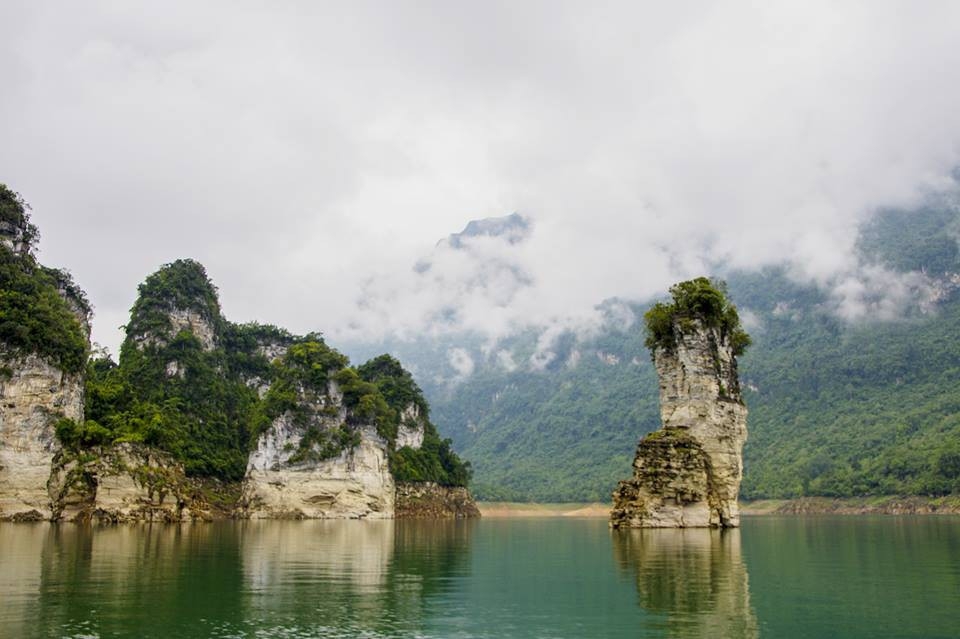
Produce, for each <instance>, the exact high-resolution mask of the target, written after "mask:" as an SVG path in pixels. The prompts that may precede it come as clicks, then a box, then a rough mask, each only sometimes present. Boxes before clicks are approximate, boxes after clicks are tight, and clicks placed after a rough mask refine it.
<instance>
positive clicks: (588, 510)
mask: <svg viewBox="0 0 960 639" xmlns="http://www.w3.org/2000/svg"><path fill="white" fill-rule="evenodd" d="M477 506H478V507H479V508H480V514H481V515H482V516H483V517H488V518H496V517H590V518H597V517H599V518H602V519H606V518H607V517H609V516H610V504H600V503H592V504H584V503H572V504H524V503H517V502H505V501H482V502H480V503H478V504H477Z"/></svg>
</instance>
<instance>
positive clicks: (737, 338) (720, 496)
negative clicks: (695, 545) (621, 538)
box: [610, 278, 748, 528]
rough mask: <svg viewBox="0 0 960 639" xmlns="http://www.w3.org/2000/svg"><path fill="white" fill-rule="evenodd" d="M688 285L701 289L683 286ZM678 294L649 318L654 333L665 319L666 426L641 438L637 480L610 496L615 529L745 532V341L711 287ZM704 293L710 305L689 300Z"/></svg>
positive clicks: (661, 362)
mask: <svg viewBox="0 0 960 639" xmlns="http://www.w3.org/2000/svg"><path fill="white" fill-rule="evenodd" d="M685 284H691V285H696V286H691V287H689V290H684V289H681V288H680V287H682V286H684V285H685ZM698 287H699V288H698ZM672 292H673V293H674V304H673V305H672V306H666V305H661V308H657V307H655V308H654V310H653V311H651V314H653V317H651V314H648V317H647V321H648V329H649V327H650V324H651V322H652V321H657V320H660V319H665V321H666V323H667V325H666V327H664V326H663V325H662V324H660V325H657V326H656V327H655V328H656V329H658V330H659V331H660V332H659V333H654V334H653V337H652V338H651V339H650V340H648V345H650V346H651V348H652V349H653V357H654V363H655V365H656V369H657V374H658V376H659V380H660V417H661V420H662V423H663V426H662V429H661V430H659V431H656V432H653V433H650V434H649V435H647V436H646V437H644V438H643V439H641V440H640V443H639V445H638V446H637V452H636V457H635V459H634V462H633V477H631V478H630V479H627V480H624V481H621V482H620V484H619V485H618V486H617V489H616V491H614V493H613V501H614V504H613V511H612V512H611V517H610V521H611V525H612V526H613V527H614V528H619V527H635V528H636V527H644V528H664V527H677V528H683V527H708V526H710V527H735V526H739V524H740V512H739V507H738V505H737V495H738V493H739V490H740V480H741V478H742V475H743V466H742V461H741V460H742V451H743V444H744V442H745V440H746V437H747V408H746V406H745V405H744V403H743V400H742V397H741V395H740V383H739V379H738V376H737V360H736V354H737V352H738V351H742V349H743V348H745V346H746V344H747V343H748V338H747V337H746V334H745V333H743V332H742V330H741V329H740V328H739V319H738V318H737V317H736V310H735V309H734V308H733V307H732V305H729V303H728V302H727V301H726V299H725V298H724V297H723V295H722V293H721V292H720V291H717V290H716V289H715V288H713V287H712V285H711V283H709V282H708V281H706V280H703V279H702V278H701V280H694V281H692V282H689V283H684V284H682V285H678V286H677V287H674V289H672ZM707 293H710V294H711V297H710V298H709V300H708V301H710V302H711V304H714V305H713V306H710V305H706V306H705V305H703V304H700V303H698V299H697V298H696V297H694V298H693V299H692V300H691V299H688V297H690V296H696V295H705V294H707ZM713 294H716V295H718V296H719V297H717V298H714V297H713V296H712V295H713ZM684 295H687V296H688V297H684ZM658 313H659V316H658V315H657V314H658ZM664 329H665V330H664ZM651 332H652V331H651Z"/></svg>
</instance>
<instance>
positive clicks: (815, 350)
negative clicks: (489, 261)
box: [358, 196, 960, 501]
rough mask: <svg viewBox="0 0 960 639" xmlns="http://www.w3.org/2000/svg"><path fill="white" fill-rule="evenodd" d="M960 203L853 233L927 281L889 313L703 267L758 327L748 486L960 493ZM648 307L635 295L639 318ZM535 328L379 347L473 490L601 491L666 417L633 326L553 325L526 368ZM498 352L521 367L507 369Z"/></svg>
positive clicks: (881, 256)
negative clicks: (470, 474) (470, 368)
mask: <svg viewBox="0 0 960 639" xmlns="http://www.w3.org/2000/svg"><path fill="white" fill-rule="evenodd" d="M955 202H956V199H955V197H953V196H943V197H941V198H939V199H931V200H930V202H929V203H928V204H927V205H925V206H924V207H922V208H920V209H918V210H910V211H900V210H889V211H883V212H880V213H879V214H877V215H876V216H875V217H874V218H873V219H872V220H871V222H870V223H869V224H868V225H866V226H865V227H864V228H862V229H861V235H860V240H859V242H858V249H857V250H858V252H859V259H860V260H861V262H862V264H863V265H865V266H873V267H880V266H882V267H884V268H886V269H889V270H892V271H894V272H900V273H907V272H916V275H915V277H914V279H915V280H916V281H920V279H921V275H920V273H923V274H925V275H923V276H922V277H924V278H926V280H925V281H926V282H927V284H928V285H932V288H931V289H928V290H926V292H925V293H924V295H925V296H926V298H927V299H925V300H924V299H922V298H924V295H920V296H919V298H918V299H913V300H912V301H911V302H909V303H906V302H905V305H904V307H903V308H902V309H899V312H898V314H897V318H896V319H889V318H886V319H884V318H881V317H880V314H879V312H867V313H866V315H865V316H864V317H863V318H862V319H858V320H857V321H855V322H848V321H846V320H844V319H841V318H840V317H839V315H838V313H837V312H836V308H835V301H834V300H833V299H831V296H830V294H829V293H828V292H825V291H824V290H822V289H820V288H817V287H815V286H813V285H803V284H798V283H796V282H795V281H793V280H792V279H791V278H790V277H789V276H788V273H787V271H786V270H785V269H784V268H770V269H766V270H763V271H761V272H752V273H738V272H734V273H722V272H720V273H715V274H713V275H720V276H721V277H724V278H725V279H726V280H727V283H728V288H729V292H730V296H731V298H732V299H733V301H734V302H735V303H736V305H737V306H738V307H739V308H740V309H741V311H746V312H749V314H750V317H751V320H752V322H751V323H752V324H755V325H756V326H749V327H748V329H749V330H750V333H751V336H752V338H753V345H752V346H751V348H750V349H749V351H748V352H747V353H746V354H745V355H744V356H743V358H742V359H741V369H740V370H741V377H742V378H743V380H744V382H745V386H746V391H745V399H746V402H747V404H748V406H749V408H750V418H749V429H750V435H749V439H748V441H747V445H746V448H745V452H744V454H745V476H744V482H743V495H744V496H745V497H747V498H760V497H794V496H799V495H829V496H852V495H867V494H924V495H925V494H944V493H949V492H960V417H957V415H958V412H960V411H958V408H960V298H958V295H957V293H956V292H955V288H956V285H955V284H954V279H955V276H954V275H953V274H955V273H958V272H960V260H958V250H957V241H956V238H957V230H958V229H960V216H958V207H957V205H956V204H955ZM881 292H882V291H881ZM877 296H879V293H878V294H877ZM931 296H932V297H931ZM867 301H868V302H869V301H870V300H869V299H868V300H867ZM920 301H924V303H923V304H920V303H919V302H920ZM607 304H609V305H616V304H619V302H617V301H616V300H614V301H611V302H608V303H607ZM648 308H649V304H635V305H632V310H633V314H634V316H635V317H636V318H639V317H641V316H642V314H643V313H644V312H645V311H646V310H647V309H648ZM888 310H889V309H888ZM538 337H540V335H539V334H538V333H536V332H534V331H530V332H527V333H524V334H520V335H515V336H513V337H510V338H507V339H505V340H502V341H501V342H500V343H498V344H497V345H496V347H495V348H494V349H493V350H492V351H491V350H490V349H489V348H484V345H483V341H482V339H481V338H480V337H479V336H467V337H463V336H450V337H446V338H440V339H439V340H438V339H431V340H426V339H422V340H419V341H416V342H395V343H388V344H381V345H378V347H383V348H384V349H385V350H390V351H392V352H394V353H396V354H398V355H399V356H400V357H401V358H402V359H403V360H404V361H406V362H408V363H409V364H411V366H412V369H413V370H414V373H415V375H417V376H418V380H419V381H420V383H421V385H422V386H423V388H424V391H425V393H426V394H427V397H428V398H429V399H430V402H431V405H432V406H433V414H434V416H435V418H436V421H437V423H438V424H439V425H440V428H441V430H442V431H443V432H444V434H446V435H448V436H450V437H452V438H453V441H454V445H455V447H456V449H457V450H458V451H459V452H461V454H463V455H464V457H466V458H467V459H470V460H471V462H472V464H473V468H474V471H475V479H474V491H475V493H476V494H477V496H478V497H479V498H483V499H511V500H533V501H573V500H578V501H579V500H599V499H603V500H606V499H608V498H609V494H610V491H611V490H612V488H613V486H614V485H615V484H616V481H617V480H618V479H621V478H623V477H626V476H628V475H629V473H630V464H631V461H632V459H633V453H634V449H635V447H636V443H637V441H638V440H639V438H640V437H641V435H643V434H644V433H646V432H649V431H651V430H654V429H655V428H657V426H658V425H659V414H658V400H657V392H658V391H657V381H656V376H655V373H654V371H653V369H652V366H651V364H650V362H649V352H648V351H647V349H646V347H645V346H644V338H645V336H644V333H643V328H642V323H641V322H639V321H635V322H634V323H633V324H632V325H629V326H623V325H622V324H620V325H618V324H617V323H616V322H611V323H609V324H608V325H607V326H606V328H605V329H604V330H602V331H601V332H600V334H599V335H594V336H592V337H589V338H585V339H584V338H578V337H577V336H576V335H574V334H573V333H566V334H564V335H561V336H560V337H559V338H558V339H557V340H556V341H555V342H554V344H553V346H552V347H551V349H552V352H553V358H552V359H551V360H550V361H549V362H548V363H547V365H546V366H545V367H543V370H531V369H530V367H529V366H526V365H525V363H526V362H528V361H529V359H530V356H531V355H532V354H533V352H534V350H535V349H536V347H537V339H538ZM453 348H461V349H464V350H465V351H466V352H467V353H469V354H470V356H471V358H472V359H473V361H474V362H475V363H476V366H475V370H474V372H473V374H472V375H470V376H468V377H466V378H463V379H459V380H457V379H456V372H455V370H453V369H452V368H451V364H450V362H449V361H448V360H449V357H448V354H449V352H450V350H451V349H453ZM358 350H360V351H362V348H360V349H358ZM499 352H507V353H509V354H510V360H512V361H513V362H516V363H518V364H520V365H519V366H518V367H517V368H516V369H515V370H513V371H508V370H506V369H505V367H504V366H503V365H502V358H498V355H497V353H499ZM438 378H440V379H438ZM443 379H445V380H446V381H442V380H443ZM451 380H453V381H451Z"/></svg>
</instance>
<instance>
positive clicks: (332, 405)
mask: <svg viewBox="0 0 960 639" xmlns="http://www.w3.org/2000/svg"><path fill="white" fill-rule="evenodd" d="M299 401H300V402H301V410H302V409H306V410H307V411H308V412H309V416H308V417H307V418H306V419H305V420H303V421H302V422H301V423H299V424H298V423H297V421H296V420H295V418H294V416H293V414H291V413H290V412H287V413H284V414H283V415H281V416H279V417H277V418H276V419H274V420H273V422H272V423H271V424H270V426H269V428H267V430H266V431H265V432H264V433H263V434H262V435H260V437H259V438H258V439H257V444H256V448H255V449H254V450H253V452H252V453H251V454H250V461H249V462H248V464H247V474H246V477H245V478H244V485H243V498H242V502H241V503H242V505H241V510H242V511H243V514H244V515H245V516H247V517H251V518H254V519H328V518H350V519H383V518H391V517H393V514H394V501H395V498H394V492H395V487H394V481H393V476H392V475H391V474H390V468H389V463H388V445H387V442H386V441H385V440H384V439H383V438H382V437H380V436H379V435H378V434H377V431H376V429H375V428H374V427H373V426H372V425H356V426H351V425H348V424H347V420H348V414H347V409H346V407H345V406H344V405H343V394H342V393H341V392H340V390H339V388H338V387H337V384H336V383H335V382H330V383H329V384H328V389H327V393H326V395H320V396H316V397H313V398H308V397H305V396H304V394H303V393H302V392H301V396H300V397H299ZM345 430H349V431H351V432H353V433H354V434H355V435H356V436H357V437H358V439H359V441H358V443H357V444H356V445H355V446H353V447H347V448H345V449H344V450H342V451H341V452H340V453H339V454H337V455H336V456H334V457H332V458H329V459H322V458H320V457H321V455H320V454H319V451H318V445H317V444H315V443H313V442H311V441H310V439H311V438H314V439H319V438H318V437H317V435H316V434H317V433H324V434H331V435H330V436H335V435H332V434H335V433H339V432H345Z"/></svg>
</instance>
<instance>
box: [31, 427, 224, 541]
mask: <svg viewBox="0 0 960 639" xmlns="http://www.w3.org/2000/svg"><path fill="white" fill-rule="evenodd" d="M50 490H51V493H52V494H53V507H54V511H53V516H52V519H54V520H62V521H72V522H77V523H86V522H91V521H98V522H103V523H120V522H133V521H148V522H149V521H161V522H177V521H189V520H205V519H211V518H212V515H211V513H210V512H209V509H208V507H207V506H206V504H205V503H204V502H203V500H202V498H200V496H199V494H198V492H197V491H196V489H195V487H194V485H192V484H191V482H190V481H189V480H188V479H187V477H186V475H185V474H184V472H183V466H182V465H180V464H178V463H176V462H175V461H174V460H173V459H172V458H171V457H170V455H168V454H165V453H163V452H161V451H158V450H156V449H154V448H150V447H147V446H143V445H137V444H126V443H124V444H115V445H113V446H109V447H106V448H102V449H96V450H87V451H82V452H75V451H70V450H62V451H60V453H58V455H57V456H56V458H55V459H54V465H53V471H52V474H51V476H50Z"/></svg>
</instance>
